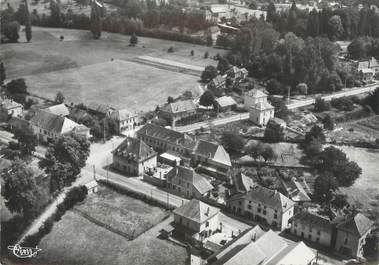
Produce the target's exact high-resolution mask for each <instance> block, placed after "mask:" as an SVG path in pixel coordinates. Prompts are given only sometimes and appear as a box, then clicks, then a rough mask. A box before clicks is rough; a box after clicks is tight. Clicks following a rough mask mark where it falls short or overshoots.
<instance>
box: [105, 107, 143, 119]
mask: <svg viewBox="0 0 379 265" xmlns="http://www.w3.org/2000/svg"><path fill="white" fill-rule="evenodd" d="M135 116H137V115H136V114H133V113H132V112H130V111H129V110H127V109H120V110H116V111H113V112H112V113H111V114H110V117H111V119H114V120H116V121H124V120H127V119H129V118H131V117H135Z"/></svg>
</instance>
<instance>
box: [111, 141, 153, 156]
mask: <svg viewBox="0 0 379 265" xmlns="http://www.w3.org/2000/svg"><path fill="white" fill-rule="evenodd" d="M113 154H114V155H117V156H119V157H123V158H126V159H131V160H134V161H138V162H139V161H143V160H146V159H148V158H150V157H152V156H155V155H156V154H157V153H156V152H155V151H154V150H153V149H152V148H151V147H149V146H148V145H147V144H145V142H144V141H142V140H139V139H136V138H131V137H127V138H126V139H125V140H124V141H123V142H122V143H121V144H120V145H119V146H117V148H116V149H115V150H113Z"/></svg>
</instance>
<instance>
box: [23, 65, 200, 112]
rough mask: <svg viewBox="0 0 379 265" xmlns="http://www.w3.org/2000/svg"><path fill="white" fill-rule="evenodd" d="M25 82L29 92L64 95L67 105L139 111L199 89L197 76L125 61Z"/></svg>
mask: <svg viewBox="0 0 379 265" xmlns="http://www.w3.org/2000/svg"><path fill="white" fill-rule="evenodd" d="M25 79H26V82H27V84H28V88H29V91H30V92H32V93H35V94H42V95H45V96H46V97H49V98H51V99H54V97H55V95H56V93H57V92H58V91H62V93H63V94H64V95H65V97H66V102H76V103H79V102H83V103H84V104H88V103H92V102H101V103H104V104H110V105H112V106H114V107H116V108H128V109H130V110H139V111H140V110H143V111H148V110H152V109H154V108H155V107H156V105H158V104H163V103H164V102H166V100H167V96H169V95H180V94H181V93H182V92H183V91H185V90H190V91H193V92H195V91H196V90H197V89H198V84H197V77H195V76H192V75H185V74H180V73H175V72H171V71H166V70H163V69H158V68H153V67H149V66H146V65H142V64H138V63H134V62H127V61H122V60H114V61H110V62H104V63H98V64H91V65H87V66H82V67H79V68H75V69H66V70H62V71H55V72H50V73H44V74H37V75H30V76H26V77H25ZM198 91H199V90H198ZM199 92H200V91H199Z"/></svg>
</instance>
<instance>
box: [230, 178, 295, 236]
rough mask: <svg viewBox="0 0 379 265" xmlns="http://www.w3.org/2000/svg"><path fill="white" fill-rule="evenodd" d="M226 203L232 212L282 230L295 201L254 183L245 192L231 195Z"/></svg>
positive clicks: (291, 212) (286, 226)
mask: <svg viewBox="0 0 379 265" xmlns="http://www.w3.org/2000/svg"><path fill="white" fill-rule="evenodd" d="M226 205H227V207H228V208H229V209H230V210H231V211H232V212H233V213H234V214H238V215H244V216H246V217H247V218H249V219H252V220H255V221H260V222H262V223H265V224H266V225H269V226H272V227H274V228H276V229H279V230H281V231H282V230H284V229H286V228H288V226H289V219H290V218H291V217H292V216H293V214H294V205H295V203H294V202H293V201H292V200H291V199H289V198H287V197H286V196H284V195H283V194H281V193H280V192H278V191H276V190H270V189H267V188H265V187H261V186H258V185H256V186H254V188H253V189H251V190H250V191H248V192H247V193H244V194H235V195H233V196H232V197H230V198H229V199H228V200H227V203H226Z"/></svg>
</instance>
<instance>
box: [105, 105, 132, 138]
mask: <svg viewBox="0 0 379 265" xmlns="http://www.w3.org/2000/svg"><path fill="white" fill-rule="evenodd" d="M109 118H110V119H111V120H113V121H115V123H116V130H117V133H118V134H121V133H123V132H126V131H130V130H133V129H134V126H135V124H136V123H137V114H136V113H132V112H130V111H129V110H127V109H120V110H115V111H113V112H112V113H111V114H109Z"/></svg>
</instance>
